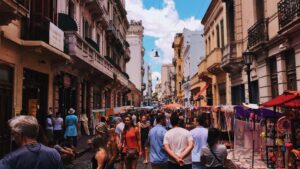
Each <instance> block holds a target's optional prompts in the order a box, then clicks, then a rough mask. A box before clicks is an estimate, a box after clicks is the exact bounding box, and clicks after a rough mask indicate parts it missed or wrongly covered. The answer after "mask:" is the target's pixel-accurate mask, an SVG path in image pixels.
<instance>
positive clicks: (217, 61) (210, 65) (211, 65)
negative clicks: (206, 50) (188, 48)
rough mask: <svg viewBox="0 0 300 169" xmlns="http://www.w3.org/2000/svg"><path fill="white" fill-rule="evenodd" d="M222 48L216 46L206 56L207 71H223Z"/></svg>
mask: <svg viewBox="0 0 300 169" xmlns="http://www.w3.org/2000/svg"><path fill="white" fill-rule="evenodd" d="M221 59H222V50H221V48H215V49H214V50H213V51H211V52H210V54H209V55H208V56H207V58H206V62H207V63H206V66H207V71H208V72H210V73H212V74H218V73H220V72H222V69H221Z"/></svg>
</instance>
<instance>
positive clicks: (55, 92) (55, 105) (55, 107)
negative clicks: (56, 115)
mask: <svg viewBox="0 0 300 169" xmlns="http://www.w3.org/2000/svg"><path fill="white" fill-rule="evenodd" d="M58 101H59V88H58V86H57V85H53V111H54V112H58V110H59V105H58Z"/></svg>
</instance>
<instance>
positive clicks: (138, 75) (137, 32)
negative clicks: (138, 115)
mask: <svg viewBox="0 0 300 169" xmlns="http://www.w3.org/2000/svg"><path fill="white" fill-rule="evenodd" d="M143 32H144V27H143V25H142V21H130V26H129V29H128V32H127V35H126V40H127V41H128V43H129V49H130V56H131V59H130V61H129V62H128V63H127V65H126V72H127V74H128V75H129V80H130V81H131V82H133V84H134V85H135V86H136V88H137V89H138V90H139V91H140V94H138V95H131V97H128V98H129V100H136V99H132V97H134V98H136V97H138V98H139V99H140V102H141V101H142V92H143V91H142V85H143V76H144V73H145V72H144V67H143V64H144V48H143ZM135 105H136V106H139V105H140V103H139V104H138V103H136V102H135Z"/></svg>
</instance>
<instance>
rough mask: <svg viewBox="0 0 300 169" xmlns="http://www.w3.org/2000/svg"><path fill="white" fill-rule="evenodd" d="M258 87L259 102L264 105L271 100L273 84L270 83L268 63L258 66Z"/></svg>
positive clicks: (264, 62)
mask: <svg viewBox="0 0 300 169" xmlns="http://www.w3.org/2000/svg"><path fill="white" fill-rule="evenodd" d="M257 69H258V73H257V74H258V87H259V102H260V103H263V102H266V101H268V100H271V98H272V93H271V82H270V72H269V69H268V65H267V63H266V61H263V62H261V63H259V64H258V67H257Z"/></svg>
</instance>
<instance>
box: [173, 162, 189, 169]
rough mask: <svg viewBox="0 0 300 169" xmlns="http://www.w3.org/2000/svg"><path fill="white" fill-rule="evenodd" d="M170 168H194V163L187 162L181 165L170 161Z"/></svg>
mask: <svg viewBox="0 0 300 169" xmlns="http://www.w3.org/2000/svg"><path fill="white" fill-rule="evenodd" d="M168 168H169V169H192V164H185V165H183V166H180V165H178V164H175V163H172V162H168Z"/></svg>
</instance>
